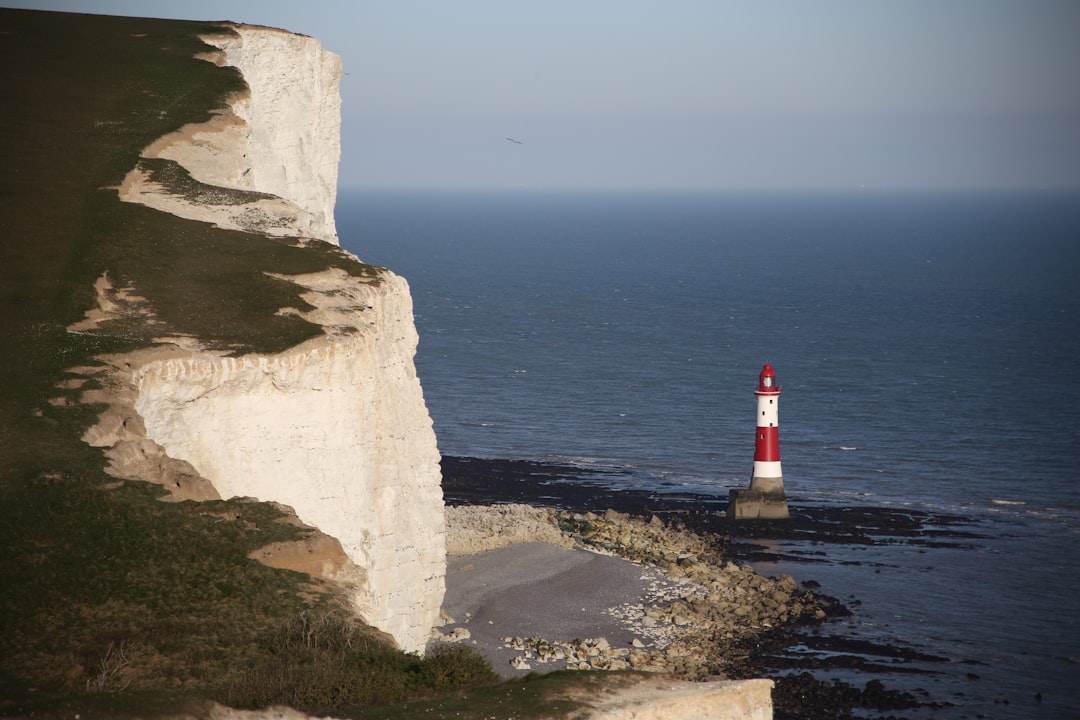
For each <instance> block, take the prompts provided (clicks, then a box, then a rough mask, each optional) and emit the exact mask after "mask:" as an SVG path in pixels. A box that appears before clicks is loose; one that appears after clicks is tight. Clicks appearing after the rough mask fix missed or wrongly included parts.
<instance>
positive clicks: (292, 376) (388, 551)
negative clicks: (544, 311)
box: [85, 26, 446, 651]
mask: <svg viewBox="0 0 1080 720" xmlns="http://www.w3.org/2000/svg"><path fill="white" fill-rule="evenodd" d="M234 29H235V31H236V32H235V34H221V35H215V36H212V37H208V38H204V39H205V40H206V41H207V42H209V43H211V44H212V45H214V46H216V47H217V48H219V51H218V52H211V53H209V54H207V55H206V56H205V57H204V58H203V59H207V60H210V61H213V62H215V63H217V64H218V65H231V66H235V67H236V68H238V69H239V70H240V72H241V74H242V75H243V77H244V79H245V81H246V82H247V84H248V86H249V88H250V92H249V93H246V94H243V93H242V94H240V95H238V96H236V97H234V98H233V101H232V103H231V106H230V107H229V108H225V109H223V110H222V111H221V112H219V113H218V114H217V115H216V116H215V117H214V118H213V119H212V120H211V121H210V122H209V123H205V124H202V125H195V126H187V127H184V128H182V129H181V130H180V131H178V132H175V133H172V134H170V135H168V136H166V137H164V138H161V139H160V140H159V141H157V142H156V143H154V144H153V145H151V146H150V147H149V148H147V149H146V151H145V152H144V158H146V159H147V160H153V159H165V160H168V161H170V162H174V163H177V164H178V165H179V166H181V167H183V168H184V169H185V170H186V171H187V173H189V174H190V176H191V178H193V179H194V180H195V181H197V182H198V183H200V184H201V186H202V187H203V189H202V190H200V192H199V193H191V192H183V191H178V190H177V189H176V188H175V187H170V186H169V185H168V184H166V183H162V182H160V181H158V180H156V179H155V177H154V173H153V172H152V171H151V169H150V168H151V166H150V165H149V164H148V163H145V162H144V163H140V166H139V167H136V168H135V169H133V170H132V171H131V173H129V175H128V177H127V178H126V179H125V181H124V183H123V186H122V187H121V188H120V196H121V198H122V199H124V200H127V201H130V202H139V203H142V204H145V205H148V206H150V207H154V208H156V209H159V210H162V211H164V212H170V213H173V214H175V215H178V216H181V217H185V218H189V219H194V220H201V221H205V222H210V223H213V224H215V225H218V226H221V227H225V228H229V229H240V230H246V231H249V232H263V233H266V234H271V235H275V236H282V237H296V238H298V239H299V240H298V242H306V241H307V239H310V238H316V239H319V240H323V241H327V242H331V243H335V244H336V243H337V235H336V230H335V227H334V221H333V209H334V201H335V193H336V182H337V163H338V157H339V145H338V133H339V123H340V99H339V95H338V89H337V88H338V79H339V77H340V73H341V66H340V61H339V60H338V58H337V57H336V56H334V55H332V54H330V53H328V52H326V51H324V50H323V49H322V48H321V46H320V45H319V43H318V42H317V41H316V40H314V39H312V38H307V37H303V36H299V35H294V34H292V33H287V32H284V31H280V30H274V29H270V28H261V27H250V26H236V27H235V28H234ZM205 186H213V187H215V188H221V192H220V194H215V193H214V192H209V193H208V192H207V191H206V190H205ZM357 262H359V261H357ZM274 277H277V278H279V279H282V280H287V281H290V282H294V283H297V284H298V285H300V286H301V287H303V288H304V289H305V291H304V293H303V295H302V297H303V299H304V300H305V302H307V303H308V304H309V305H310V306H312V307H314V308H315V309H314V310H307V311H300V310H297V309H294V308H282V309H281V310H280V312H281V313H291V314H296V315H300V316H302V317H304V318H305V319H307V320H308V321H310V322H314V323H317V324H319V325H321V326H322V327H323V330H324V332H323V334H322V335H321V336H320V337H317V338H315V339H313V340H309V341H307V342H305V343H303V344H302V345H299V346H297V347H294V348H292V349H289V350H286V351H284V352H281V353H277V354H273V355H258V354H249V355H243V356H239V357H231V356H227V355H226V354H225V353H223V352H219V351H211V350H208V349H205V348H202V347H201V346H200V345H199V343H198V342H197V341H193V340H190V339H189V340H184V341H181V340H178V339H174V340H172V341H163V342H162V344H160V345H158V346H155V347H154V348H150V349H148V350H145V351H140V352H138V353H133V354H130V355H126V356H123V357H111V358H106V360H107V361H108V363H109V364H110V365H111V366H112V367H113V368H114V376H113V378H112V381H113V383H112V384H113V385H114V390H115V391H114V392H112V393H111V397H110V403H111V406H112V407H111V408H110V410H109V411H108V412H106V413H104V414H103V415H102V418H101V421H100V422H99V424H98V426H97V427H96V428H94V429H92V430H91V431H90V432H88V433H87V435H86V438H85V439H86V440H87V442H90V443H91V444H93V445H96V446H102V447H106V448H108V450H107V452H108V454H109V457H110V460H111V465H110V471H111V472H113V473H114V474H115V475H117V476H120V477H142V478H143V479H154V478H150V477H147V476H148V475H155V474H156V475H157V478H156V479H157V480H158V481H159V482H162V483H163V484H165V485H166V486H167V487H169V488H170V489H172V490H173V491H174V492H177V493H179V497H191V498H194V499H199V498H203V497H210V496H213V494H214V492H213V491H216V494H218V495H220V496H221V497H226V498H227V497H232V496H252V497H255V498H258V499H259V500H266V501H275V502H279V503H282V504H285V505H288V506H291V507H292V508H293V509H294V510H295V511H296V514H297V516H298V517H299V519H300V520H301V521H303V522H304V523H306V524H308V525H311V526H314V527H316V528H318V529H319V530H320V531H322V532H323V533H325V534H327V535H329V536H332V537H333V538H336V539H337V540H338V541H339V542H340V545H341V547H342V549H343V550H344V552H345V554H346V555H347V556H348V559H349V560H350V561H351V563H349V566H350V569H348V571H347V572H346V571H342V568H341V563H333V564H332V565H333V567H332V568H331V569H330V570H329V571H328V572H327V574H328V575H330V576H332V577H334V579H337V580H345V581H346V583H347V584H348V585H350V586H351V593H352V597H353V601H354V603H355V605H356V607H357V609H358V610H359V612H360V613H361V614H362V615H363V616H364V617H365V619H366V620H367V621H368V622H369V623H371V624H372V625H374V626H376V627H378V628H380V629H382V630H384V631H386V632H388V633H390V634H391V635H393V636H394V638H395V639H396V640H397V642H398V644H399V645H400V646H401V647H402V648H403V649H406V650H409V651H422V650H423V647H424V644H425V642H426V640H427V638H428V636H429V632H430V630H431V628H432V627H433V626H434V625H435V624H436V622H437V621H438V614H439V608H440V605H441V603H442V597H443V591H444V575H445V564H446V560H445V521H444V507H443V500H442V491H441V477H440V471H439V460H440V458H439V453H438V450H437V447H436V441H435V434H434V431H433V429H432V423H431V419H430V417H429V415H428V412H427V408H426V406H425V404H424V398H423V393H422V389H421V387H420V383H419V380H418V379H417V377H416V373H415V368H414V365H413V356H414V354H415V351H416V345H417V340H418V338H417V334H416V329H415V326H414V324H413V315H412V299H411V297H410V294H409V288H408V285H407V284H406V282H405V281H404V280H403V279H402V278H400V277H397V276H396V275H394V274H393V273H391V272H389V271H386V270H382V269H371V271H370V272H366V273H359V274H355V275H353V274H349V273H347V272H345V271H343V270H340V269H338V270H327V271H325V272H318V273H311V274H307V275H302V276H295V275H294V276H287V275H275V276H274ZM99 285H100V286H99V299H103V298H104V297H105V296H106V295H108V292H107V290H108V288H109V285H108V280H107V278H103V281H102V283H99ZM112 300H113V301H116V302H120V299H119V298H118V297H116V296H115V294H114V296H113V297H112ZM110 302H112V301H110ZM100 304H101V306H102V307H101V309H100V310H99V311H98V312H97V315H96V316H94V318H96V319H94V318H91V316H92V313H88V321H87V322H90V323H91V324H92V323H93V322H97V321H100V320H102V319H107V316H108V312H106V310H107V308H106V305H108V304H109V303H107V302H104V301H102V302H101V303H100ZM113 304H115V302H114V303H113ZM106 394H108V393H106ZM93 399H94V400H98V401H99V400H101V399H103V398H102V397H100V396H99V397H96V398H93ZM205 481H209V484H212V489H208V488H207V487H206V486H205ZM201 483H203V484H201Z"/></svg>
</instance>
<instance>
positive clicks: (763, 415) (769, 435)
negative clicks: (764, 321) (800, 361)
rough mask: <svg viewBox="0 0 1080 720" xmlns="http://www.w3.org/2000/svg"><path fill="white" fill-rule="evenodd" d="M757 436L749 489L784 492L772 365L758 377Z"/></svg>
mask: <svg viewBox="0 0 1080 720" xmlns="http://www.w3.org/2000/svg"><path fill="white" fill-rule="evenodd" d="M754 395H756V396H757V435H756V436H755V439H754V474H753V475H751V476H750V489H751V490H761V491H762V492H772V491H775V490H777V489H779V490H781V491H782V490H783V489H784V474H783V473H782V472H781V471H780V386H779V385H777V384H776V373H775V372H773V369H772V365H770V364H769V363H765V367H763V368H762V369H761V374H760V375H758V386H757V390H755V391H754Z"/></svg>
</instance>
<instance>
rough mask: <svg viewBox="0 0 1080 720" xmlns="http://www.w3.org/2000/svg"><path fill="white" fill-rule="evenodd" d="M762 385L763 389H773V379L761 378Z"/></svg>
mask: <svg viewBox="0 0 1080 720" xmlns="http://www.w3.org/2000/svg"><path fill="white" fill-rule="evenodd" d="M761 384H762V386H763V387H772V378H771V377H768V376H766V377H763V378H761Z"/></svg>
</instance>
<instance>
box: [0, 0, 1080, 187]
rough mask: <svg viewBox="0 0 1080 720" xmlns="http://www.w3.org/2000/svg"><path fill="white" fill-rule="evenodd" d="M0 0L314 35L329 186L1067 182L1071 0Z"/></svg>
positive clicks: (1074, 67) (1073, 114)
mask: <svg viewBox="0 0 1080 720" xmlns="http://www.w3.org/2000/svg"><path fill="white" fill-rule="evenodd" d="M0 7H31V8H36V9H42V10H64V11H70V12H87V13H96V14H108V15H135V16H151V17H169V18H178V19H196V20H234V21H240V22H248V23H254V24H260V25H270V26H274V27H281V28H285V29H288V30H292V31H295V32H300V33H303V34H305V35H311V36H313V37H315V38H318V39H319V40H320V41H321V43H322V45H323V47H325V48H326V49H328V50H330V51H332V52H335V53H337V54H338V55H340V56H341V58H342V61H343V63H344V68H345V73H346V75H344V76H343V77H342V83H341V93H342V101H343V108H342V161H341V167H340V177H339V186H340V187H341V188H343V189H346V188H510V187H524V188H537V189H586V188H589V189H591V188H596V189H698V190H716V189H722V190H729V189H737V190H762V189H765V190H788V189H814V190H817V189H826V190H832V189H862V188H865V189H869V190H877V189H905V190H907V189H912V190H939V189H972V188H975V189H978V188H990V189H998V188H1022V189H1042V188H1065V189H1080V2H1078V1H1077V0H947V1H943V0H873V1H871V0H769V2H752V1H749V0H739V1H729V0H307V1H306V2H297V1H296V0H183V1H177V0H170V1H169V2H158V1H155V0H141V1H140V0H29V1H27V2H17V1H7V0H0ZM507 138H513V139H514V140H516V141H518V142H512V141H511V140H508V139H507Z"/></svg>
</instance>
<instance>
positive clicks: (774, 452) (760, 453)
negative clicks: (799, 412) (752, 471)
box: [754, 426, 780, 462]
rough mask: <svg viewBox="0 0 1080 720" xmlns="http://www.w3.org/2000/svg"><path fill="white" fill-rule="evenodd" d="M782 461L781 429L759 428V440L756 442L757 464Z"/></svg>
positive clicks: (774, 427)
mask: <svg viewBox="0 0 1080 720" xmlns="http://www.w3.org/2000/svg"><path fill="white" fill-rule="evenodd" d="M778 460H780V428H778V427H776V426H773V427H759V428H758V429H757V440H756V441H755V442H754V461H755V462H777V461H778Z"/></svg>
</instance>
